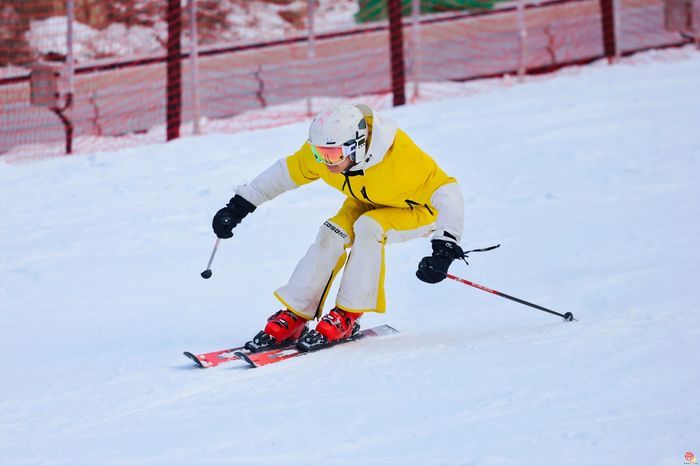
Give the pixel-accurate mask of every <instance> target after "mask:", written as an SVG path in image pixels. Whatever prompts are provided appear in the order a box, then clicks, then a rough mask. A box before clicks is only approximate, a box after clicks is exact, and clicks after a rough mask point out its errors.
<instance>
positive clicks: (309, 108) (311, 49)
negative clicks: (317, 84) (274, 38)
mask: <svg viewBox="0 0 700 466" xmlns="http://www.w3.org/2000/svg"><path fill="white" fill-rule="evenodd" d="M314 1H315V0H306V15H307V17H308V25H309V38H308V41H307V42H308V49H307V57H308V59H309V63H311V62H312V61H313V59H314V58H316V35H315V30H314ZM308 79H309V84H310V86H309V89H311V92H313V90H314V85H313V80H314V73H313V71H312V72H311V73H310V75H309V76H308ZM311 92H309V93H308V95H307V97H306V114H307V115H309V116H312V115H313V96H312V95H311Z"/></svg>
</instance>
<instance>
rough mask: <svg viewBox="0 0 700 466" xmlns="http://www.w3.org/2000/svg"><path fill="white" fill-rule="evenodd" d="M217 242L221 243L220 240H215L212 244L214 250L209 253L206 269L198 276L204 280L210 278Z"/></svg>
mask: <svg viewBox="0 0 700 466" xmlns="http://www.w3.org/2000/svg"><path fill="white" fill-rule="evenodd" d="M219 241H221V238H216V242H215V243H214V249H213V250H212V251H211V257H209V263H208V264H207V269H206V270H205V271H204V272H202V273H201V274H200V275H201V276H202V278H204V279H205V280H206V279H207V278H211V263H212V262H214V256H215V255H216V250H217V249H218V247H219Z"/></svg>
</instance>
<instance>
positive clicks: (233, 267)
mask: <svg viewBox="0 0 700 466" xmlns="http://www.w3.org/2000/svg"><path fill="white" fill-rule="evenodd" d="M698 76H700V53H698V52H696V51H693V50H692V49H691V50H686V51H685V52H684V53H683V54H680V55H678V54H673V53H670V52H669V53H666V52H654V53H652V54H647V55H644V56H641V58H640V57H637V58H636V59H634V60H628V61H627V62H623V63H621V64H617V65H615V66H607V65H605V64H598V65H595V66H591V67H587V68H580V69H571V70H567V71H565V72H562V73H559V74H557V75H555V76H553V77H548V78H546V79H541V78H540V79H535V80H532V81H528V82H526V83H524V84H519V85H512V86H511V85H504V86H500V87H499V88H494V89H491V90H489V91H487V92H480V93H476V94H474V95H471V96H469V97H463V98H454V99H450V100H444V101H436V102H430V103H424V104H419V105H414V106H407V107H404V108H399V109H394V110H388V111H385V112H384V114H385V115H386V116H389V117H391V118H393V119H395V120H396V121H398V122H399V124H400V125H401V126H402V127H403V128H404V129H405V130H406V131H407V132H408V133H409V134H410V135H411V136H412V137H413V138H414V140H415V141H416V142H417V143H418V144H419V145H420V146H422V147H423V148H424V149H425V150H426V151H427V152H429V153H430V154H432V155H433V156H434V157H435V158H436V159H437V160H438V161H439V163H440V164H441V165H442V167H443V168H444V169H445V170H446V171H447V172H448V173H450V174H452V175H454V176H456V177H457V178H458V179H459V181H460V183H461V188H462V191H463V193H464V196H465V200H466V222H465V234H464V238H463V241H462V246H463V247H464V248H465V249H466V248H473V247H483V246H490V245H492V244H496V243H501V244H502V247H501V248H499V249H497V250H495V251H493V252H488V253H481V254H478V253H474V254H472V255H471V258H470V260H469V262H470V265H469V266H468V267H467V266H466V265H465V264H459V263H455V264H453V266H452V268H451V272H452V273H454V274H457V275H460V276H464V277H466V278H468V279H470V280H473V281H475V282H477V283H480V284H483V285H485V286H488V287H491V288H495V289H497V290H500V291H503V292H505V293H509V294H512V295H515V296H517V297H520V298H523V299H526V300H530V301H533V302H535V303H537V304H540V305H543V306H546V307H550V308H553V309H555V310H557V311H559V312H567V311H570V312H573V313H574V315H575V316H576V317H577V318H578V319H579V320H578V322H571V323H566V322H563V321H562V320H561V319H559V318H557V317H555V316H551V315H549V314H546V313H543V312H539V311H537V310H534V309H531V308H528V307H525V306H522V305H520V304H517V303H514V302H511V301H508V300H506V299H503V298H499V297H496V296H494V295H491V294H488V293H485V292H483V291H480V290H476V289H473V288H470V287H467V286H465V285H462V284H459V283H457V282H454V281H445V282H443V283H440V284H437V285H428V284H424V283H422V282H420V281H418V280H417V279H416V277H415V275H414V272H415V269H416V265H417V263H418V261H419V260H420V258H421V257H422V256H424V255H426V254H427V253H428V252H429V250H430V244H429V242H428V240H415V241H413V242H409V243H403V244H399V245H392V246H389V247H388V249H387V262H388V274H387V283H386V285H387V294H388V307H389V311H388V312H387V313H386V314H385V315H368V316H366V317H365V318H364V322H363V324H364V326H365V327H370V326H374V325H378V324H381V323H389V324H391V325H392V326H394V327H395V328H397V329H398V330H399V331H400V333H399V334H398V335H396V336H390V337H385V338H379V339H368V340H364V341H359V342H355V343H352V344H348V345H345V346H341V347H337V348H333V349H330V350H327V351H322V352H320V353H315V354H312V355H309V356H305V357H302V358H298V359H294V360H290V361H286V362H283V363H280V364H278V365H273V366H268V367H264V368H261V369H246V368H244V367H242V366H241V365H240V364H236V363H231V364H229V365H223V366H221V367H218V368H215V369H208V370H201V369H197V368H194V367H193V365H192V364H191V363H190V362H189V361H188V360H187V359H185V358H184V356H182V351H184V350H190V351H194V352H205V351H211V350H215V349H218V348H225V347H230V346H234V345H235V344H238V343H241V342H243V341H245V340H246V339H249V338H250V337H252V336H253V335H254V334H255V333H256V332H257V331H258V330H260V328H261V327H262V326H263V324H264V322H265V319H266V317H267V316H268V315H269V314H271V313H272V312H274V311H275V310H277V309H278V303H277V302H276V300H275V299H274V297H273V296H272V291H273V290H274V289H275V288H276V287H277V286H279V285H281V284H283V283H285V281H286V278H287V277H288V275H289V274H290V273H291V271H292V270H293V268H294V266H295V264H296V261H297V260H298V259H299V258H300V257H301V255H302V254H303V253H304V252H305V250H306V248H307V246H308V245H309V244H310V243H311V241H312V240H313V239H314V237H315V234H316V231H317V230H318V227H319V225H320V224H321V223H322V222H323V220H324V219H326V218H327V217H329V216H331V215H333V214H334V213H335V211H336V210H337V208H338V207H339V205H340V203H341V201H342V196H341V195H340V194H339V193H337V192H335V191H333V190H331V188H329V187H327V186H325V185H323V184H322V182H319V183H314V184H312V185H309V186H305V187H302V188H300V189H298V190H296V191H293V192H290V193H287V194H285V195H283V196H281V197H279V198H277V199H275V200H274V201H273V202H271V203H269V204H266V205H263V206H261V207H260V208H259V209H258V210H257V211H256V212H254V213H253V214H252V215H250V216H249V217H248V218H246V219H245V220H244V222H243V223H242V225H241V226H240V227H239V228H237V229H236V230H235V236H234V238H232V239H230V240H226V241H223V242H222V244H221V246H220V248H219V252H218V255H217V256H216V258H215V260H214V265H213V267H212V269H213V272H214V275H213V277H212V278H211V279H210V280H202V279H201V278H200V276H199V273H200V272H201V271H202V270H203V269H204V267H205V264H206V261H207V259H208V258H209V254H210V252H211V247H212V246H213V243H214V236H213V235H212V233H211V231H210V221H211V220H210V219H211V216H212V214H213V213H214V212H215V211H216V210H217V209H218V208H220V207H221V206H222V205H223V204H224V203H225V202H226V201H227V200H228V199H229V198H230V197H231V195H232V188H233V186H234V185H236V184H238V183H241V182H245V181H247V180H250V179H252V178H253V177H254V176H255V175H256V174H257V173H259V172H260V171H261V170H263V169H264V168H266V167H267V166H269V165H270V164H271V163H273V161H274V160H276V159H277V158H278V157H281V156H284V155H286V154H289V153H291V152H292V151H294V150H295V149H296V148H297V147H298V146H299V145H300V144H301V143H302V142H303V140H304V138H305V134H306V130H307V125H308V122H304V123H300V124H295V125H290V126H285V127H279V128H276V129H270V130H264V131H254V132H247V133H238V134H233V135H225V134H210V135H206V136H201V137H191V138H186V139H182V140H178V141H175V142H172V143H169V144H161V145H150V146H143V147H139V148H136V149H128V150H123V151H120V152H114V153H96V154H91V155H81V156H75V157H65V158H57V159H52V160H48V161H43V162H36V163H25V164H19V165H15V164H12V165H11V164H5V163H0V199H1V200H2V216H0V277H1V278H0V349H1V350H2V355H3V369H2V374H1V375H0V463H1V464H2V465H3V466H9V465H71V466H73V465H117V464H118V465H126V464H129V465H168V466H172V465H215V464H216V465H223V464H240V465H269V464H284V465H319V464H329V465H336V464H337V465H355V464H358V465H404V464H406V465H538V466H539V465H554V464H556V465H586V466H590V465H678V464H682V463H683V462H684V458H683V456H684V454H685V452H686V451H694V452H695V454H699V453H700V403H699V402H698V398H699V397H698V393H700V364H698V360H699V355H700V298H699V297H698V296H699V293H700V290H698V283H699V282H698V276H699V275H700V270H699V269H700V266H699V265H698V264H700V242H699V241H698V238H699V237H700V202H699V201H700V196H699V194H698V180H700V92H699V91H700V89H699V88H700V81H699V80H698ZM327 304H332V302H329V303H327Z"/></svg>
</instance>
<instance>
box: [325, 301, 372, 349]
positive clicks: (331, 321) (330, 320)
mask: <svg viewBox="0 0 700 466" xmlns="http://www.w3.org/2000/svg"><path fill="white" fill-rule="evenodd" d="M360 316H362V314H361V313H358V312H347V311H343V310H342V309H339V308H337V307H335V308H333V310H331V312H329V313H328V314H326V315H325V316H323V318H322V319H321V322H319V323H318V325H316V331H317V332H318V333H320V334H321V335H323V336H324V337H325V338H326V340H328V342H335V341H338V340H345V339H348V338H350V337H352V336H354V335H355V334H356V333H357V332H359V331H360V324H358V323H357V319H359V318H360Z"/></svg>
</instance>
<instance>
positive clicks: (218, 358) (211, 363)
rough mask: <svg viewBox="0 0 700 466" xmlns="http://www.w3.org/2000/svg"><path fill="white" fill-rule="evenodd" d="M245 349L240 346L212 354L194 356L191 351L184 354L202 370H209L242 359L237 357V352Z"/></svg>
mask: <svg viewBox="0 0 700 466" xmlns="http://www.w3.org/2000/svg"><path fill="white" fill-rule="evenodd" d="M243 349H244V347H243V346H239V347H236V348H228V349H222V350H218V351H212V352H210V353H202V354H194V353H190V352H189V351H185V352H184V353H182V354H184V355H185V356H187V357H188V358H190V359H191V360H192V361H194V363H195V364H197V365H198V366H199V367H201V368H202V369H207V368H209V367H216V366H218V365H219V364H223V363H225V362H229V361H236V360H238V359H240V358H239V357H238V356H236V354H235V353H236V351H241V350H243Z"/></svg>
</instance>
